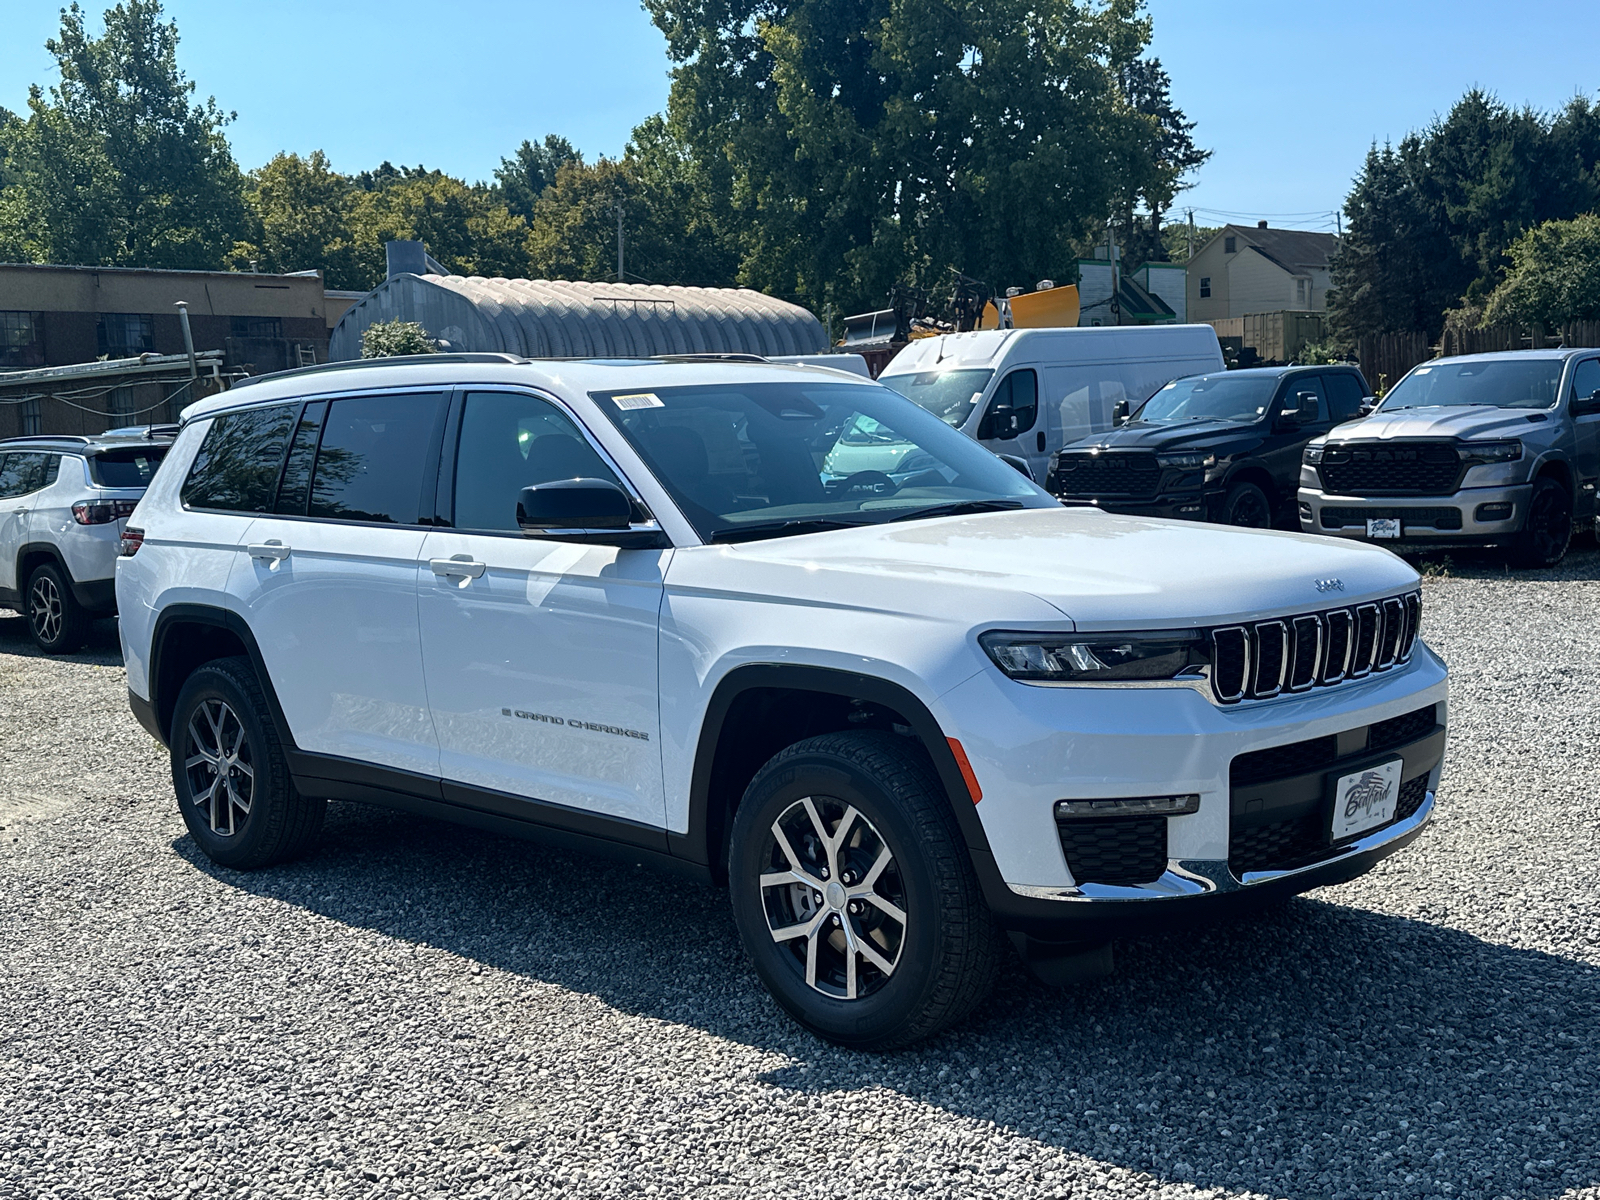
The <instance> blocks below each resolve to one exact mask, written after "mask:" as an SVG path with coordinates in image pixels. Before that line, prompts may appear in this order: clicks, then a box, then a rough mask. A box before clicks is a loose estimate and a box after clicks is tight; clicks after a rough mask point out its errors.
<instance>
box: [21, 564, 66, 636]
mask: <svg viewBox="0 0 1600 1200" xmlns="http://www.w3.org/2000/svg"><path fill="white" fill-rule="evenodd" d="M61 609H62V606H61V591H60V589H59V588H57V587H56V581H55V580H54V579H51V578H50V576H48V575H46V574H44V573H43V572H41V573H40V574H39V575H38V577H37V578H35V579H34V581H33V587H32V588H31V589H30V591H29V595H28V615H29V617H31V618H32V620H33V636H34V637H36V638H38V639H39V641H41V642H43V643H45V644H46V645H54V644H55V642H56V641H58V640H59V639H60V637H61V622H62V620H63V614H62V611H61Z"/></svg>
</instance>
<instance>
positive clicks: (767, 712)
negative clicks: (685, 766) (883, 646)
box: [668, 663, 990, 883]
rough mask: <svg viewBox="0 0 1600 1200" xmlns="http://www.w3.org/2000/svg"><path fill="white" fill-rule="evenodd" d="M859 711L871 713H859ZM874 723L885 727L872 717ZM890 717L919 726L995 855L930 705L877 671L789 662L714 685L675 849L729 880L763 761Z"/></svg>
mask: <svg viewBox="0 0 1600 1200" xmlns="http://www.w3.org/2000/svg"><path fill="white" fill-rule="evenodd" d="M853 714H865V719H863V720H852V719H851V718H852V715H853ZM894 718H898V720H895V719H894ZM874 721H876V722H879V724H877V725H872V724H870V722H874ZM883 722H887V723H888V724H889V725H890V726H891V727H892V726H893V725H902V726H903V728H905V729H907V730H909V733H908V734H907V736H909V737H910V738H911V740H913V741H915V742H916V743H917V744H918V745H920V746H921V747H922V749H923V750H924V752H926V753H927V755H928V758H929V759H930V760H931V761H932V763H933V767H934V771H935V772H936V773H937V775H938V777H939V781H940V783H941V784H942V785H943V787H944V791H945V794H946V796H947V798H948V799H949V801H950V804H951V807H952V809H953V810H954V812H955V815H956V821H957V824H958V825H959V826H960V827H961V832H962V836H963V838H964V840H965V841H966V843H967V847H968V849H969V850H971V851H976V852H980V853H981V854H982V855H984V856H988V855H989V854H990V851H989V843H988V839H987V838H986V837H985V836H984V833H983V825H982V823H981V822H980V821H979V819H978V814H977V810H976V807H975V806H974V804H973V802H972V800H971V797H970V793H969V792H968V790H967V784H966V780H965V777H964V776H963V775H962V772H961V767H960V766H959V764H958V763H957V762H956V757H955V754H954V752H953V751H952V750H951V747H950V743H949V741H948V740H947V739H946V737H945V734H944V731H943V729H942V728H941V727H940V725H939V722H938V720H937V719H936V718H935V717H934V715H933V713H932V712H931V711H929V709H928V707H927V705H925V704H924V703H923V702H922V701H921V700H919V699H918V698H917V697H916V696H915V695H914V694H913V693H912V692H911V691H910V690H908V689H907V688H905V687H903V686H902V685H900V684H897V683H892V682H890V681H889V680H886V679H882V678H879V677H877V676H873V675H864V674H860V673H857V672H853V671H843V670H839V669H837V668H832V667H813V666H801V665H794V664H787V663H752V664H746V665H744V666H741V667H736V668H734V669H733V670H732V671H730V672H728V674H727V675H725V676H724V677H723V678H722V680H721V681H720V682H719V683H718V684H717V686H716V688H715V690H714V691H713V692H712V695H711V700H710V703H708V704H707V706H706V712H705V716H704V718H703V719H702V721H701V725H700V736H699V739H698V741H697V743H696V747H695V755H694V766H693V770H692V772H691V776H690V783H689V828H688V832H687V833H685V834H669V835H668V842H669V844H670V845H671V848H672V851H673V853H674V854H675V855H677V856H678V857H681V858H685V859H688V860H690V861H692V862H694V863H696V864H698V865H701V866H704V867H705V868H707V869H708V870H709V871H710V873H711V875H712V877H713V879H715V880H716V881H717V882H718V883H722V882H724V881H725V879H726V874H727V845H728V842H727V839H728V835H729V832H730V830H731V829H732V825H733V813H734V810H735V809H736V808H737V807H738V805H739V802H740V800H741V799H742V798H743V796H744V791H745V788H746V787H748V786H749V783H750V780H751V779H753V778H754V777H755V774H756V772H757V771H759V770H760V769H761V767H762V765H763V764H765V763H766V762H767V761H768V760H769V759H770V758H771V757H772V756H773V755H774V754H776V753H778V751H780V750H782V749H783V748H784V747H786V746H792V745H793V744H794V743H796V742H799V741H803V740H805V739H806V738H807V737H813V736H816V735H817V734H820V733H831V732H837V731H841V730H849V729H854V728H862V727H869V728H870V727H877V728H882V727H883ZM896 732H899V731H898V730H897V731H896Z"/></svg>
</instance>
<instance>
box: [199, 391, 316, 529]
mask: <svg viewBox="0 0 1600 1200" xmlns="http://www.w3.org/2000/svg"><path fill="white" fill-rule="evenodd" d="M299 407H300V406H299V405H298V404H277V405H273V406H272V407H270V408H252V409H247V410H246V411H244V412H233V413H224V414H223V415H222V416H220V417H217V418H216V419H215V420H213V421H212V422H211V428H210V429H208V430H206V436H205V441H203V442H201V443H200V451H199V453H198V454H196V455H195V459H194V465H193V466H191V467H190V468H189V477H188V478H187V479H185V480H184V481H183V488H182V491H181V492H180V493H179V494H180V495H181V497H182V499H183V503H184V505H185V507H187V508H207V509H215V510H219V511H222V512H246V513H264V512H271V511H272V500H273V497H274V495H276V493H277V490H278V473H279V471H280V470H281V469H282V467H283V455H284V451H285V450H286V449H287V448H288V445H289V430H290V429H291V428H292V427H293V425H294V419H295V415H296V413H297V412H298V411H299Z"/></svg>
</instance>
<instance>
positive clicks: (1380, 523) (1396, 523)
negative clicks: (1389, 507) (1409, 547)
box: [1367, 517, 1400, 538]
mask: <svg viewBox="0 0 1600 1200" xmlns="http://www.w3.org/2000/svg"><path fill="white" fill-rule="evenodd" d="M1367 536H1368V537H1369V538H1397V537H1399V536H1400V518H1399V517H1368V518H1367Z"/></svg>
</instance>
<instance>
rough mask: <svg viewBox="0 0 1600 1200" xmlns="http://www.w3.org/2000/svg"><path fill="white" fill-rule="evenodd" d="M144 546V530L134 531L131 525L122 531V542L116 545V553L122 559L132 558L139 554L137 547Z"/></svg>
mask: <svg viewBox="0 0 1600 1200" xmlns="http://www.w3.org/2000/svg"><path fill="white" fill-rule="evenodd" d="M142 545H144V530H142V529H135V528H134V527H133V526H132V525H130V526H128V527H127V528H126V529H124V530H123V531H122V540H121V541H120V542H118V543H117V553H118V554H120V555H122V557H123V558H132V557H133V556H134V555H135V554H137V553H139V547H140V546H142Z"/></svg>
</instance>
